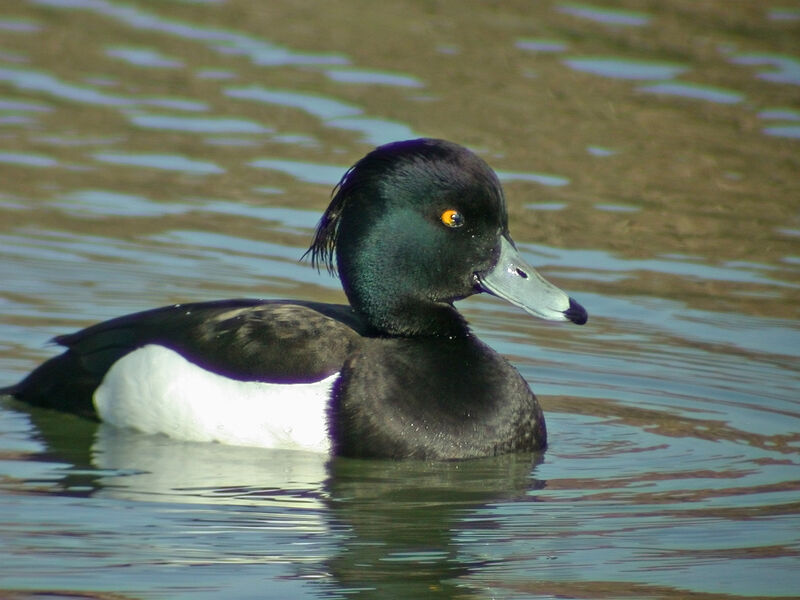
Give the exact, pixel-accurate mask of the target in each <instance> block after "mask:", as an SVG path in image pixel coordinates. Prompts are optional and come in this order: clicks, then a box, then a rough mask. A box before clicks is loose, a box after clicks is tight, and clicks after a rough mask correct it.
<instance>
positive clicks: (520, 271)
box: [517, 268, 528, 279]
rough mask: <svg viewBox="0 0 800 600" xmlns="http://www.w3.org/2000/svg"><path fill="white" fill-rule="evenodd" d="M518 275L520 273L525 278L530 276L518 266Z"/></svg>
mask: <svg viewBox="0 0 800 600" xmlns="http://www.w3.org/2000/svg"><path fill="white" fill-rule="evenodd" d="M517 275H519V276H520V277H522V278H523V279H527V278H528V274H527V273H526V272H525V271H523V270H522V269H520V268H517Z"/></svg>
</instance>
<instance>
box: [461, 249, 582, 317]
mask: <svg viewBox="0 0 800 600" xmlns="http://www.w3.org/2000/svg"><path fill="white" fill-rule="evenodd" d="M476 275H477V278H478V283H479V285H480V287H481V289H482V290H483V291H485V292H488V293H490V294H492V295H494V296H497V297H498V298H502V299H503V300H507V301H508V302H510V303H511V304H514V305H515V306H519V307H520V308H521V309H523V310H524V311H526V312H528V313H530V314H532V315H533V316H534V317H539V318H540V319H545V320H547V321H572V322H573V323H575V324H577V325H583V324H584V323H586V319H587V318H588V315H587V314H586V310H585V309H584V308H583V307H582V306H581V305H580V304H578V303H577V302H575V300H573V299H572V298H570V297H569V296H568V295H567V294H566V293H565V292H564V291H562V290H560V289H559V288H557V287H556V286H554V285H553V284H552V283H550V282H549V281H547V280H546V279H545V278H544V277H542V276H541V275H539V273H537V272H536V269H534V268H533V267H531V266H530V265H529V264H528V263H526V262H525V260H524V259H523V258H522V256H521V255H520V253H519V251H517V249H516V248H515V247H514V245H513V244H512V243H511V241H510V240H508V239H507V238H506V237H505V236H502V237H501V238H500V256H499V258H498V259H497V263H496V264H495V266H494V267H492V268H491V269H490V270H488V271H485V272H483V273H477V274H476Z"/></svg>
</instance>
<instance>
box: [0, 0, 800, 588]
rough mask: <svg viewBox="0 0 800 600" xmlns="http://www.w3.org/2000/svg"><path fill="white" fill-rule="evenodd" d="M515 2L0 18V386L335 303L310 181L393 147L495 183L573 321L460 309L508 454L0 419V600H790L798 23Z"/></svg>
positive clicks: (756, 13) (40, 8) (100, 6)
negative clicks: (364, 447)
mask: <svg viewBox="0 0 800 600" xmlns="http://www.w3.org/2000/svg"><path fill="white" fill-rule="evenodd" d="M6 4H8V3H6ZM523 4H524V6H523ZM523 4H520V5H519V6H518V5H515V4H513V3H472V4H470V5H469V7H468V8H466V9H464V8H463V7H461V5H459V6H458V7H457V6H455V5H453V6H448V7H446V9H444V8H443V7H441V6H434V5H432V4H430V3H407V4H404V5H403V6H402V7H401V8H398V7H397V5H393V4H391V3H383V4H380V3H375V5H374V6H371V7H370V10H369V11H365V10H363V6H361V5H360V4H348V3H316V4H313V6H312V5H305V4H302V3H297V2H291V1H283V0H276V1H275V2H269V3H249V2H244V1H241V0H226V1H224V2H200V3H197V2H169V3H147V2H136V1H133V2H122V1H119V2H117V1H112V0H32V1H31V2H27V3H17V4H16V5H15V6H14V7H13V10H12V9H11V8H9V7H8V6H3V7H2V8H0V282H2V284H0V385H4V384H7V383H10V382H12V381H13V380H15V379H17V377H18V376H20V375H21V374H22V373H24V372H27V371H28V370H29V369H30V368H31V367H32V366H33V365H34V364H36V363H37V362H39V360H40V359H41V358H43V357H44V356H46V355H48V354H52V353H54V352H55V349H54V348H52V347H50V346H48V345H47V344H46V341H47V340H48V339H49V338H51V337H53V336H54V335H57V334H60V333H65V332H68V331H72V330H75V329H77V328H79V327H81V326H84V325H87V324H89V323H91V322H95V321H98V320H101V319H104V318H110V317H113V316H117V315H119V314H124V313H127V312H132V311H135V310H141V309H145V308H149V307H153V306H159V305H165V304H170V303H174V302H185V301H191V300H210V299H215V298H225V297H241V296H253V297H269V298H274V297H294V298H302V299H307V300H318V301H329V302H341V301H343V300H344V298H343V295H342V293H341V291H340V289H339V286H338V282H337V280H336V279H334V278H329V277H327V276H325V275H324V274H319V273H317V272H316V271H315V270H314V269H313V268H312V267H311V266H310V265H308V264H307V262H300V261H299V259H300V256H301V255H302V254H303V252H304V250H305V249H306V248H307V247H308V243H309V241H310V238H311V236H312V233H313V230H314V227H315V225H316V222H317V220H318V218H319V215H320V214H321V212H322V210H323V209H324V207H325V206H326V204H327V202H328V199H329V195H330V190H331V187H332V186H333V185H335V183H336V182H337V181H338V180H339V178H340V177H341V175H342V174H343V173H344V171H345V169H346V168H347V166H348V165H350V164H352V162H353V161H354V160H356V159H357V158H359V157H360V156H362V155H363V154H364V152H365V151H367V150H368V149H369V147H370V146H371V145H372V144H373V143H377V142H379V141H385V140H386V139H387V138H390V137H407V136H412V135H417V134H422V133H424V134H426V135H435V136H439V137H445V138H451V139H454V140H455V141H459V142H462V143H465V144H467V145H469V146H471V147H473V148H475V149H476V150H477V151H479V152H480V153H481V154H482V155H483V156H484V157H485V158H486V159H487V160H488V161H489V162H490V163H491V164H492V165H493V166H495V167H496V168H497V170H498V171H499V174H500V176H501V177H502V179H503V183H504V187H505V189H506V196H507V200H508V207H509V222H510V228H511V231H512V233H513V235H514V237H515V239H516V240H517V241H518V242H519V246H520V249H521V251H522V252H523V253H524V254H526V255H527V258H528V259H529V260H530V262H531V263H532V264H535V265H536V266H537V267H538V268H540V269H541V271H542V272H543V273H544V274H546V275H547V276H549V277H552V278H554V279H555V280H558V278H563V279H565V280H566V279H569V285H568V286H567V287H569V288H570V289H572V290H574V293H575V296H576V298H577V299H578V300H580V301H581V302H582V303H584V304H585V305H586V306H587V307H590V308H591V312H592V314H593V320H592V321H591V322H590V323H589V325H588V326H587V327H589V329H588V330H583V331H581V332H575V331H571V330H566V329H564V328H554V327H551V326H549V325H547V324H542V323H537V322H535V321H533V320H531V319H529V318H528V317H527V316H526V315H524V314H521V313H520V312H519V311H517V310H515V309H514V308H513V307H510V306H503V305H501V304H499V303H498V302H496V301H495V300H494V299H492V298H490V297H485V296H482V297H475V298H471V299H467V300H465V301H463V302H460V303H459V304H460V307H461V309H462V310H463V312H464V314H465V315H466V316H467V317H468V319H469V320H470V321H471V323H472V324H473V326H474V328H475V330H476V333H477V334H478V335H480V336H482V338H483V339H486V340H487V342H488V343H490V344H491V345H492V346H493V347H495V348H496V349H497V350H498V351H500V352H503V353H504V354H507V355H508V356H509V357H510V359H511V360H512V362H513V363H514V364H515V365H517V366H518V368H519V370H520V372H521V373H522V375H523V376H524V377H525V378H526V379H527V380H528V381H529V382H530V383H531V386H532V387H533V389H534V390H536V392H537V394H538V395H539V396H540V399H541V401H542V404H543V407H544V409H545V412H546V414H547V419H548V428H549V430H550V434H551V435H550V437H551V447H550V448H549V449H548V450H547V452H546V453H545V455H544V456H543V457H536V459H535V460H534V458H532V457H504V458H498V459H495V460H487V461H476V462H470V463H447V464H413V463H401V464H394V463H388V464H387V463H362V462H355V461H339V460H334V461H332V462H328V461H327V459H325V458H324V457H321V456H317V455H302V454H293V453H264V452H263V451H261V450H259V451H257V452H256V451H253V450H249V449H246V448H245V449H242V448H225V447H221V446H215V445H204V444H180V443H176V442H172V441H170V440H167V439H163V438H157V437H148V436H143V435H139V434H135V433H132V432H124V431H115V430H113V429H111V428H108V427H105V426H102V427H99V428H98V426H97V425H96V424H93V423H88V422H83V421H79V420H77V419H73V418H70V417H67V416H64V415H56V414H52V413H45V412H36V411H34V412H29V411H28V410H27V409H25V408H24V407H20V406H18V405H16V404H14V403H9V402H5V401H3V403H2V404H0V469H2V471H0V473H2V475H0V515H4V516H6V517H7V518H2V519H0V537H2V539H3V542H2V544H0V581H2V583H1V584H0V587H2V588H3V589H0V596H5V595H8V593H9V592H8V590H9V589H11V590H15V591H14V592H11V593H16V590H34V589H35V590H47V591H48V593H49V592H53V593H59V594H63V595H66V594H71V593H78V592H80V593H84V591H86V590H89V591H88V592H86V593H87V594H92V593H94V594H95V595H98V594H105V593H107V592H114V593H118V594H127V595H128V596H131V597H169V598H182V597H191V598H192V599H193V600H194V599H196V598H198V597H202V596H206V597H209V598H218V597H221V596H225V597H263V596H264V595H265V593H266V594H267V595H269V594H271V595H272V596H273V597H281V598H319V597H334V598H341V597H353V596H356V597H357V596H361V597H436V596H440V597H458V598H469V597H475V598H486V597H495V598H509V599H510V598H514V599H517V598H540V597H556V596H560V597H579V598H592V599H595V598H608V597H614V598H619V597H648V598H653V597H658V598H692V597H694V598H698V599H701V598H702V599H703V600H706V599H708V598H712V597H713V598H728V599H730V598H746V597H747V598H754V597H759V598H760V597H767V596H775V597H794V596H796V590H797V589H799V588H800V575H798V570H797V568H796V567H797V559H798V552H800V550H798V548H800V542H799V541H798V533H797V532H798V531H800V520H798V516H797V510H796V508H797V503H798V498H800V487H798V483H797V474H796V473H797V466H798V463H800V459H799V458H798V456H799V455H800V437H799V436H798V433H797V432H798V431H800V410H799V409H798V393H797V392H798V390H799V389H800V379H799V378H798V371H797V361H798V358H799V357H800V356H799V352H800V351H799V350H798V349H799V348H800V327H799V326H798V307H797V290H798V286H800V270H799V269H800V252H798V239H800V221H798V213H797V202H796V198H797V197H798V196H799V195H800V191H798V178H797V137H798V131H797V129H798V126H797V123H798V118H800V117H798V115H800V106H799V105H798V102H797V98H798V96H797V77H796V75H797V65H798V61H800V47H798V41H797V40H798V37H797V35H796V25H797V20H796V19H794V16H793V15H794V13H796V12H797V11H796V10H795V9H794V8H793V7H791V6H786V7H784V6H782V5H776V6H774V7H773V6H765V7H762V6H760V5H759V6H756V5H755V4H752V3H751V4H748V3H715V2H712V3H683V4H682V5H680V6H677V5H675V4H674V3H651V4H650V5H648V12H647V13H641V12H631V11H626V10H620V9H618V8H616V7H611V6H610V4H609V6H606V5H605V4H604V3H597V4H595V3H593V2H592V3H589V2H586V3H575V2H556V3H523ZM784 4H786V3H784ZM3 13H5V14H3ZM793 19H794V20H793ZM412 50H413V51H412ZM567 53H568V54H569V55H567ZM598 75H600V76H598ZM539 460H542V462H540V463H539V462H538V461H539ZM534 462H537V464H536V465H534V464H533V463H534ZM9 515H10V517H9Z"/></svg>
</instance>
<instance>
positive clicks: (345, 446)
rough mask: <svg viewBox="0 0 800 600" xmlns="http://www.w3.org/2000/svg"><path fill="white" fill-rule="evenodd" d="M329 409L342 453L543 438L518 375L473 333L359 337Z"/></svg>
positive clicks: (539, 444) (426, 453) (516, 443)
mask: <svg viewBox="0 0 800 600" xmlns="http://www.w3.org/2000/svg"><path fill="white" fill-rule="evenodd" d="M331 411H332V412H331V430H332V434H333V443H334V449H335V451H336V453H337V454H341V455H344V456H382V457H391V458H404V457H411V458H425V459H448V458H451V459H454V458H470V457H477V456H487V455H492V454H500V453H505V452H511V451H528V450H537V449H540V448H543V447H544V446H545V445H546V441H547V434H546V430H545V424H544V417H543V416H542V411H541V408H540V407H539V404H538V402H537V400H536V397H535V396H534V395H533V392H531V390H530V388H529V387H528V385H527V383H526V382H525V380H524V379H523V378H522V377H521V376H520V374H519V373H518V371H517V370H516V369H515V368H514V367H513V366H511V365H510V364H509V363H508V361H506V360H505V359H504V358H503V357H502V356H500V355H499V354H497V353H496V352H494V351H493V350H492V349H491V348H489V347H488V346H486V345H485V344H483V343H482V342H480V341H479V340H477V339H476V338H475V337H474V336H468V337H460V338H456V339H448V338H439V337H427V338H371V339H365V340H363V341H362V343H361V344H360V347H359V349H358V350H357V351H356V352H355V353H354V354H353V356H351V357H350V358H349V359H348V360H347V362H346V363H345V365H344V369H343V371H342V377H341V378H340V380H339V381H338V383H337V386H336V389H335V392H334V402H333V405H332V408H331Z"/></svg>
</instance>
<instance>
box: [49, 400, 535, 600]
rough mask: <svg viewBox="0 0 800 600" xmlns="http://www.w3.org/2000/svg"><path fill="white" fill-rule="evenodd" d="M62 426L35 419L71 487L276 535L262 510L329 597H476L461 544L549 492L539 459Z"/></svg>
mask: <svg viewBox="0 0 800 600" xmlns="http://www.w3.org/2000/svg"><path fill="white" fill-rule="evenodd" d="M57 417H58V418H57V419H56V418H53V419H52V420H51V419H50V415H44V416H43V415H42V414H41V413H40V414H39V415H36V418H35V421H36V425H37V427H38V428H39V431H40V432H41V436H42V438H43V441H44V442H45V443H46V444H47V447H48V450H47V451H46V454H47V455H48V456H50V457H52V458H55V457H56V456H60V457H61V458H60V460H62V461H67V460H68V461H69V462H70V463H71V464H73V465H75V469H74V471H75V474H73V475H72V476H70V485H71V486H72V488H73V489H75V488H80V489H84V490H86V492H84V493H85V494H86V495H90V496H99V497H104V498H117V499H122V500H126V501H157V502H161V503H164V502H168V503H177V504H184V505H186V504H192V505H193V504H205V505H207V506H209V505H210V506H214V505H217V509H212V512H213V514H214V516H213V518H214V520H215V522H216V523H219V522H220V521H223V522H224V521H225V520H226V519H231V520H234V519H236V516H235V511H237V510H241V509H237V508H236V505H246V506H247V507H248V508H247V510H248V516H249V518H248V519H247V521H246V523H252V525H253V527H252V531H250V532H247V531H245V530H246V527H245V528H244V529H245V530H242V529H240V530H239V532H240V534H241V535H259V536H269V535H270V533H269V532H268V531H267V532H265V530H264V528H263V527H259V520H258V518H254V517H256V514H255V513H254V512H253V510H254V509H255V511H256V512H258V510H259V507H261V508H262V509H263V511H264V519H265V520H266V519H269V520H270V521H271V522H274V520H275V519H276V518H279V519H280V518H283V519H285V520H286V521H287V522H286V523H285V524H284V525H285V527H283V526H282V527H281V528H282V530H283V531H284V532H287V531H290V530H291V529H292V528H297V537H298V538H302V543H314V540H317V543H318V545H319V551H318V552H315V553H314V554H315V556H316V557H317V559H318V564H314V565H313V566H312V565H310V564H309V563H308V562H306V563H305V564H304V565H302V566H300V565H298V571H297V572H298V576H299V577H304V578H306V577H309V568H311V569H312V570H313V571H314V573H315V576H316V577H318V578H319V581H320V583H321V585H323V586H324V587H325V590H326V591H332V592H333V591H335V593H334V595H337V594H339V593H340V592H344V591H346V592H347V594H348V596H349V595H357V596H359V597H376V598H425V597H453V596H458V597H460V598H468V597H472V593H471V592H470V591H469V588H465V587H463V586H462V585H460V583H463V578H464V577H465V576H466V575H468V574H469V573H470V572H473V571H474V570H476V569H480V567H481V565H482V564H484V563H485V561H486V559H485V558H484V557H482V556H481V555H480V553H475V552H474V548H475V544H469V546H470V548H471V549H472V551H471V553H470V552H465V551H464V545H463V543H459V539H460V538H461V539H462V540H463V538H464V537H465V535H467V536H471V537H474V536H476V535H479V534H480V531H481V530H485V529H496V528H499V527H501V526H502V523H500V522H499V521H498V519H497V518H495V517H492V516H491V514H492V513H491V512H490V511H485V513H483V514H482V513H481V509H482V508H485V507H487V506H488V505H491V504H492V503H496V502H505V501H509V500H512V501H513V500H514V499H516V498H519V499H523V498H528V499H530V498H529V496H528V492H530V491H531V490H534V489H537V488H539V487H541V486H543V483H542V482H540V481H537V480H535V479H533V478H532V475H531V473H532V469H533V467H535V465H536V464H537V462H538V461H539V459H540V455H531V454H526V455H507V456H501V457H496V458H489V459H480V460H473V461H462V462H434V463H429V462H417V461H400V462H394V461H375V460H352V459H342V458H334V459H330V458H329V457H327V456H324V455H319V454H312V453H305V452H295V451H269V450H264V449H259V448H245V447H235V446H221V445H217V444H207V443H190V442H178V441H174V440H171V439H169V438H166V437H163V436H150V435H143V434H140V433H137V432H133V431H127V430H122V429H117V428H114V427H111V426H108V425H103V424H100V425H95V424H91V425H87V424H85V423H84V425H83V426H82V428H76V427H73V428H72V430H71V431H65V429H64V427H63V424H64V421H63V415H57ZM76 422H80V420H78V419H76ZM59 424H60V425H59ZM82 444H84V446H83V449H81V446H82ZM64 483H65V487H66V482H64ZM76 484H80V485H76ZM67 493H69V492H67ZM82 495H83V494H82ZM225 505H233V506H231V509H230V510H227V509H225V508H224V506H225ZM276 508H277V509H278V510H276ZM231 513H234V514H231ZM178 514H179V513H178ZM292 515H294V516H292ZM237 525H238V526H241V525H242V521H241V520H239V521H237ZM493 535H494V534H493ZM197 543H198V544H202V543H203V539H202V538H198V540H197ZM248 545H249V546H250V547H252V539H251V540H250V544H248ZM263 547H264V551H265V554H271V555H273V556H275V553H276V550H277V551H280V548H278V549H276V548H275V547H274V544H272V543H271V542H270V540H269V538H268V537H265V539H264V544H263ZM217 550H219V548H218V549H217ZM223 550H224V549H223ZM287 550H288V549H287ZM286 560H287V561H290V560H292V559H291V552H288V553H287V556H286ZM476 594H477V596H481V595H482V594H480V593H478V592H476Z"/></svg>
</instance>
